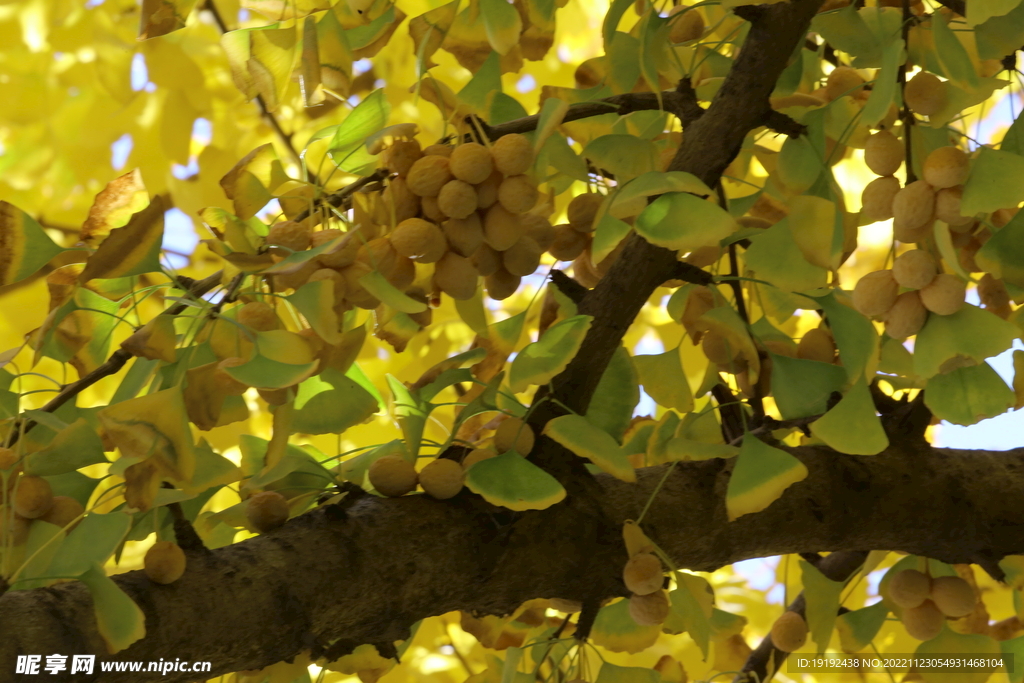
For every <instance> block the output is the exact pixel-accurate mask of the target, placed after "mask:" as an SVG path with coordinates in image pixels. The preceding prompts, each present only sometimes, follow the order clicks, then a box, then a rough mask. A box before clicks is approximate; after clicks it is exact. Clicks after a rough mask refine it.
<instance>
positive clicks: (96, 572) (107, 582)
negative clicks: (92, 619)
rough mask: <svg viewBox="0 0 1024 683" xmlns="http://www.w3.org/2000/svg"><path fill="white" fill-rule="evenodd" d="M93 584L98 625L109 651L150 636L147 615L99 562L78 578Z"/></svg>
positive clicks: (91, 592)
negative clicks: (147, 632)
mask: <svg viewBox="0 0 1024 683" xmlns="http://www.w3.org/2000/svg"><path fill="white" fill-rule="evenodd" d="M78 578H79V580H80V581H81V582H82V583H84V584H85V585H86V586H88V587H89V593H90V594H91V595H92V602H93V609H94V611H95V613H96V626H97V629H98V630H99V633H100V636H101V637H102V638H103V642H104V643H106V645H107V651H108V652H110V653H111V654H113V653H115V652H120V651H121V650H123V649H125V648H127V647H128V646H129V645H131V644H132V643H134V642H135V641H137V640H140V639H141V638H143V637H145V635H146V617H145V615H144V614H143V612H142V610H141V609H140V608H139V606H138V605H136V604H135V603H134V602H133V601H132V599H131V598H129V597H128V595H127V594H126V593H125V592H124V591H123V590H121V589H120V588H119V587H118V586H117V584H115V583H114V582H113V580H111V579H110V578H109V577H108V576H107V575H106V573H104V571H103V568H102V567H101V566H100V565H99V564H94V565H93V566H92V568H91V569H90V570H89V571H87V572H85V573H84V574H82V575H81V576H79V577H78Z"/></svg>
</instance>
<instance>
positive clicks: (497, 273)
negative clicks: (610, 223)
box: [266, 133, 604, 325]
mask: <svg viewBox="0 0 1024 683" xmlns="http://www.w3.org/2000/svg"><path fill="white" fill-rule="evenodd" d="M533 160H534V152H533V146H532V143H531V142H530V140H529V139H528V138H527V137H526V136H524V135H520V134H518V133H511V134H508V135H504V136H502V137H500V138H498V139H497V140H496V141H494V142H493V143H491V144H490V147H489V148H488V147H487V146H485V145H482V144H479V143H475V142H464V143H462V144H459V145H457V146H454V147H453V146H451V145H445V144H434V145H429V146H428V147H426V148H421V147H420V143H419V142H418V141H417V140H415V139H398V140H395V141H394V142H393V144H391V145H390V146H389V147H387V148H386V149H384V150H383V152H382V163H383V165H384V167H385V168H387V169H388V171H390V172H391V173H394V174H395V175H394V176H392V177H391V178H389V179H388V180H387V181H386V187H385V188H384V189H383V191H382V192H379V193H377V194H372V195H371V201H370V202H369V203H368V204H367V206H366V207H364V208H361V206H360V204H359V203H358V202H356V203H355V204H354V210H355V214H354V218H353V224H354V225H355V226H356V227H354V228H353V229H352V230H350V231H349V232H347V233H346V232H342V231H341V230H338V229H326V230H319V231H312V230H311V228H310V226H308V225H305V224H304V223H303V224H300V223H297V222H295V221H285V222H282V223H278V224H276V225H274V226H272V227H271V228H270V231H269V233H268V235H267V237H266V244H267V245H271V246H279V247H285V248H287V249H290V250H292V251H302V250H305V249H309V248H311V247H318V246H321V245H323V244H326V243H328V242H330V241H332V240H334V239H337V238H339V237H342V238H343V240H342V242H341V244H340V246H338V247H337V248H335V249H332V250H331V251H330V252H329V253H328V252H325V253H323V254H321V255H320V256H318V257H316V258H314V259H312V260H311V261H310V262H309V263H307V264H306V265H305V266H303V267H302V268H301V269H300V270H298V271H296V272H293V273H286V274H278V275H275V276H273V280H274V283H275V285H276V286H278V287H281V288H285V289H286V288H298V287H300V286H302V285H303V284H305V283H306V282H309V281H311V280H329V281H331V282H332V283H333V284H334V290H335V302H336V303H337V304H340V305H342V306H346V307H348V308H350V307H351V306H356V307H359V308H366V309H372V308H376V307H377V306H378V305H379V304H380V301H379V300H378V299H377V298H376V297H374V296H373V295H372V294H371V293H370V292H368V291H367V290H366V288H365V287H364V286H363V285H362V284H361V283H360V279H361V278H362V277H363V276H365V275H367V274H368V273H370V272H371V271H373V270H377V271H379V272H380V273H381V274H382V275H383V276H384V278H385V279H386V280H387V281H388V282H389V283H390V284H391V285H393V286H394V287H395V288H397V289H399V290H401V291H404V292H406V293H407V294H408V295H409V296H411V297H413V298H417V299H419V300H422V301H426V298H425V292H423V290H422V289H421V288H415V287H413V282H414V280H416V279H417V273H416V265H415V264H417V263H420V264H433V276H432V280H431V288H432V290H433V292H434V294H435V295H437V294H438V293H439V292H444V293H445V294H448V295H449V296H451V297H452V298H453V299H459V300H465V299H469V298H471V297H472V296H473V295H474V293H475V292H476V290H477V285H478V281H479V277H481V276H483V278H484V283H485V285H486V289H487V293H488V295H489V296H490V297H491V298H492V299H499V300H500V299H506V298H508V297H509V296H511V295H512V294H513V293H514V292H515V291H516V290H517V289H518V287H519V283H520V281H521V279H522V278H523V277H525V276H527V275H530V274H531V273H533V272H534V271H536V269H537V268H538V266H539V265H540V259H541V256H542V255H543V254H544V253H545V252H548V253H550V254H552V255H553V256H554V257H555V258H556V259H558V260H562V261H569V260H574V259H577V258H578V257H580V256H581V255H582V254H583V253H584V251H585V250H587V248H588V247H589V246H590V242H591V235H590V233H591V232H592V231H593V229H594V225H593V224H594V217H595V214H596V212H597V207H598V206H599V205H600V203H601V201H602V200H603V199H604V195H600V194H583V195H579V196H577V197H575V198H573V200H572V202H571V203H570V205H569V223H567V224H565V225H558V226H552V225H551V223H550V221H549V220H548V217H547V216H548V214H549V213H550V210H551V208H552V207H551V204H550V202H549V201H548V200H547V199H546V198H545V197H542V196H541V194H540V192H539V190H538V189H537V185H536V183H535V181H534V180H533V179H532V178H531V177H530V175H529V174H528V172H529V170H530V168H531V167H532V166H533ZM420 315H422V314H420ZM413 318H414V319H415V316H413ZM417 322H420V321H417ZM424 324H425V323H422V322H421V325H424Z"/></svg>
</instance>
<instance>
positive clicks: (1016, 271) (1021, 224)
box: [954, 214, 1024, 287]
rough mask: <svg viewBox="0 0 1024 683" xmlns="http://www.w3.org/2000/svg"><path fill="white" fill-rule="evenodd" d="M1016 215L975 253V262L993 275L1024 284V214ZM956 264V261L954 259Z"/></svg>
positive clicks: (1012, 282) (1013, 283) (1019, 285)
mask: <svg viewBox="0 0 1024 683" xmlns="http://www.w3.org/2000/svg"><path fill="white" fill-rule="evenodd" d="M1018 216H1019V214H1018V215H1016V216H1014V217H1013V218H1012V219H1010V222H1009V223H1007V224H1006V225H1004V226H1003V227H1002V228H1000V229H999V230H997V231H996V233H995V234H994V235H992V237H991V238H990V239H989V240H988V241H986V242H985V244H983V245H982V247H981V249H979V250H978V253H977V254H976V255H975V257H974V260H975V262H976V263H977V264H978V265H979V266H980V267H981V268H983V269H984V270H985V271H987V272H989V273H992V277H994V278H998V279H1001V280H1005V281H1006V282H1008V283H1010V284H1012V285H1016V286H1018V287H1022V286H1024V246H1022V245H1024V216H1019V217H1018ZM954 264H956V261H955V260H954Z"/></svg>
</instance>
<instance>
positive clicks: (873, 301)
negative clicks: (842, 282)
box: [853, 270, 900, 318]
mask: <svg viewBox="0 0 1024 683" xmlns="http://www.w3.org/2000/svg"><path fill="white" fill-rule="evenodd" d="M899 292H900V286H899V283H897V282H896V278H894V277H893V276H892V271H891V270H876V271H874V272H871V273H868V274H867V275H864V276H863V277H861V279H860V280H858V281H857V284H856V285H855V286H854V288H853V307H854V308H855V309H856V310H857V312H858V313H860V314H862V315H866V316H867V317H869V318H873V317H876V316H881V315H885V314H886V313H887V312H888V311H889V309H890V308H892V305H893V304H894V303H896V296H897V295H898V294H899Z"/></svg>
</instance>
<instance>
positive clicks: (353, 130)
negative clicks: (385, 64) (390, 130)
mask: <svg viewBox="0 0 1024 683" xmlns="http://www.w3.org/2000/svg"><path fill="white" fill-rule="evenodd" d="M390 112H391V105H390V104H389V103H388V101H387V98H386V97H384V90H383V89H377V90H374V91H373V92H372V93H370V94H369V95H367V96H366V98H365V99H364V100H362V101H361V102H360V103H359V104H357V105H356V108H355V109H353V110H352V111H350V112H349V113H348V116H346V117H345V120H344V121H342V122H341V123H340V124H339V125H338V128H337V130H336V131H335V132H334V136H333V137H332V138H331V142H330V144H329V146H328V154H330V155H331V159H333V160H334V163H336V164H338V166H339V167H341V168H342V170H348V169H349V168H350V164H349V162H348V160H349V157H350V156H351V155H353V154H354V153H355V152H356V151H357V150H359V149H361V148H363V146H364V143H365V141H366V139H367V138H369V137H370V136H371V135H373V134H374V133H376V132H377V131H379V130H380V129H381V128H383V127H384V126H385V125H387V122H388V115H389V114H390Z"/></svg>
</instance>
